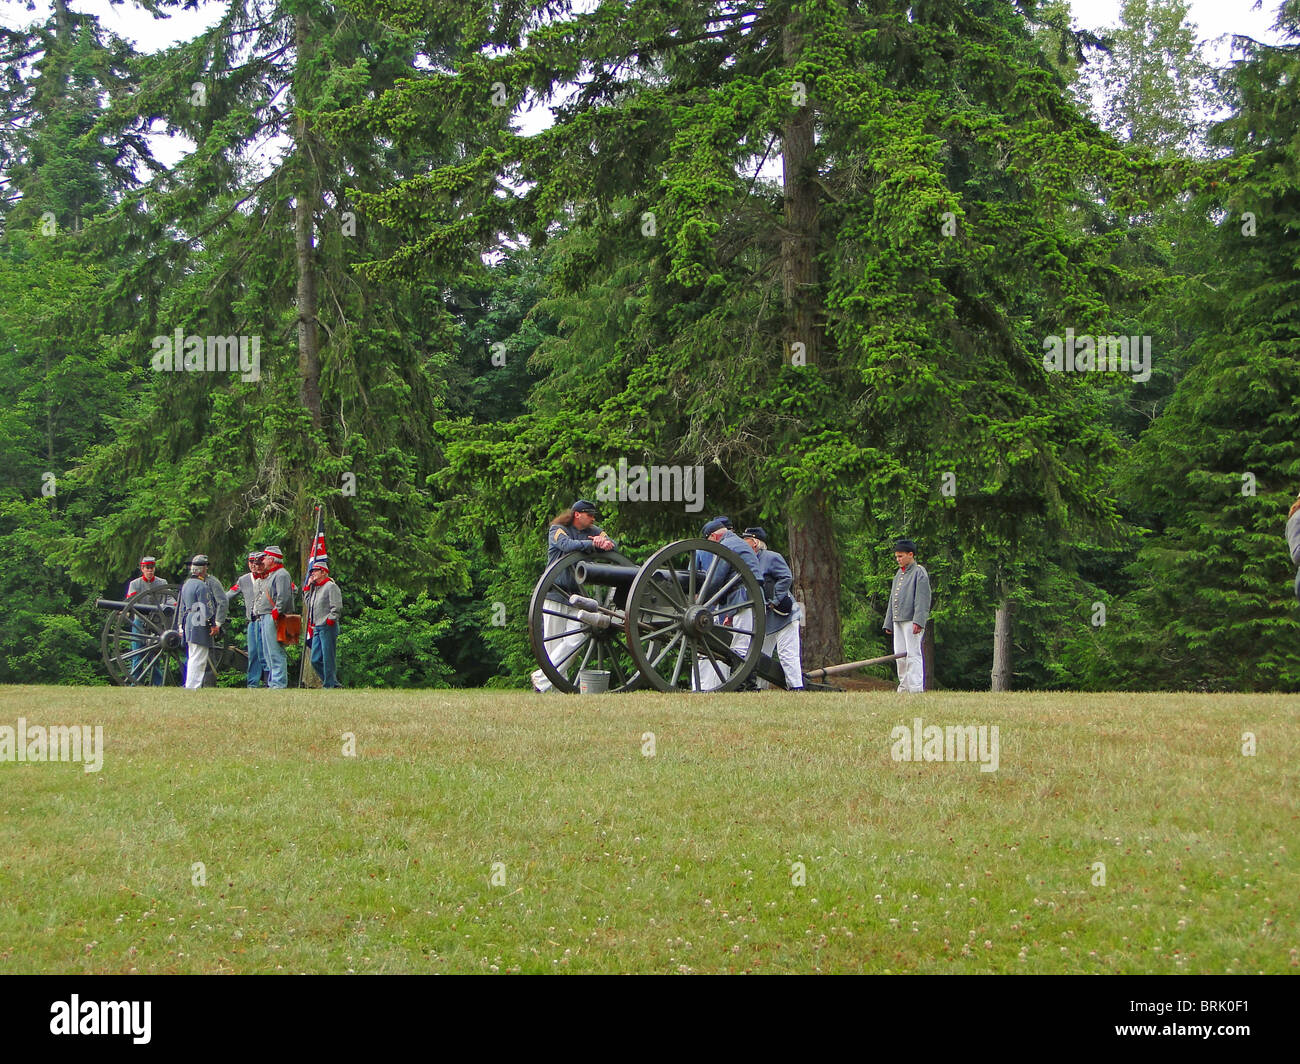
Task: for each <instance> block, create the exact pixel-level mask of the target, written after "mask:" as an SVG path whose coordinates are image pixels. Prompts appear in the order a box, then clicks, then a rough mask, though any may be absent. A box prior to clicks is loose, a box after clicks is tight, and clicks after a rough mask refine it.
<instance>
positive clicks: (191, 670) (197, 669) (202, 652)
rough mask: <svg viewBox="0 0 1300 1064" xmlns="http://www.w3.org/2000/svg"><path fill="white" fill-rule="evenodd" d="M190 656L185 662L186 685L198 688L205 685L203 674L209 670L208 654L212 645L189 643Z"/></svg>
mask: <svg viewBox="0 0 1300 1064" xmlns="http://www.w3.org/2000/svg"><path fill="white" fill-rule="evenodd" d="M189 647H190V656H189V658H188V659H187V660H186V663H185V686H186V687H188V688H190V689H191V690H197V689H198V688H200V687H202V686H203V674H204V673H206V672H207V671H208V655H209V654H210V653H211V652H212V648H211V647H201V646H199V645H198V643H191V644H189Z"/></svg>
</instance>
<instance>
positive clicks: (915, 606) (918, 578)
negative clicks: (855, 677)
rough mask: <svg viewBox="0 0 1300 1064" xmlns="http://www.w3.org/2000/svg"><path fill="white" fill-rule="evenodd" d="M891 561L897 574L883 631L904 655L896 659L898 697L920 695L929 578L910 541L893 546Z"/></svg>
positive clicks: (928, 598)
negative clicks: (894, 562)
mask: <svg viewBox="0 0 1300 1064" xmlns="http://www.w3.org/2000/svg"><path fill="white" fill-rule="evenodd" d="M894 560H895V561H896V562H898V572H896V573H895V574H894V583H893V586H892V587H891V588H890V589H889V605H888V607H886V609H885V631H886V632H888V633H890V634H891V635H892V636H893V637H894V653H895V654H902V653H906V654H907V657H905V658H899V659H898V660H897V661H896V662H894V664H895V665H897V666H898V690H899V693H900V694H902V693H907V694H920V693H921V692H922V691H924V690H925V663H924V662H923V661H922V659H921V640H922V639H924V638H925V626H926V623H927V622H928V621H929V619H930V574H929V573H927V572H926V571H925V567H924V566H922V565H918V564H917V562H916V544H915V543H914V542H912V540H910V539H900V540H898V541H897V542H896V543H895V544H894Z"/></svg>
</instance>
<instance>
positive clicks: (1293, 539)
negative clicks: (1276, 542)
mask: <svg viewBox="0 0 1300 1064" xmlns="http://www.w3.org/2000/svg"><path fill="white" fill-rule="evenodd" d="M1286 545H1287V549H1288V550H1289V551H1290V552H1291V563H1292V564H1293V565H1300V499H1296V501H1295V502H1293V503H1292V504H1291V509H1290V511H1289V512H1288V513H1287V515H1286ZM1295 597H1296V598H1297V599H1300V569H1298V570H1297V571H1296V574H1295Z"/></svg>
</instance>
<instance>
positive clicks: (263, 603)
mask: <svg viewBox="0 0 1300 1064" xmlns="http://www.w3.org/2000/svg"><path fill="white" fill-rule="evenodd" d="M253 586H254V587H255V588H256V589H257V590H256V593H255V595H254V605H253V612H254V613H256V614H257V615H258V616H259V617H260V616H262V615H263V614H267V613H270V612H271V608H272V607H274V608H275V609H277V610H279V611H280V613H281V614H285V613H288V612H289V610H290V609H291V608H292V606H293V581H292V580H290V579H289V570H288V569H286V568H285V567H284V566H283V565H282V566H280V568H278V569H277V570H276V571H275V572H273V573H272V574H271V575H270V576H268V577H266V578H265V579H262V580H259V581H257V582H256V583H255V584H254V585H253Z"/></svg>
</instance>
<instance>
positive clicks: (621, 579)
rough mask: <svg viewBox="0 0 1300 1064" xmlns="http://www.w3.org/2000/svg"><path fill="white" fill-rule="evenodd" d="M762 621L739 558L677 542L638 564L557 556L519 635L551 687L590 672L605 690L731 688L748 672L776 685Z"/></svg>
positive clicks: (776, 667) (566, 687)
mask: <svg viewBox="0 0 1300 1064" xmlns="http://www.w3.org/2000/svg"><path fill="white" fill-rule="evenodd" d="M765 620H766V614H765V609H764V600H763V589H762V587H761V585H760V584H759V582H758V579H757V577H755V576H754V574H753V573H752V572H751V571H750V569H749V567H748V566H747V565H746V564H745V562H744V561H743V560H742V559H741V557H740V556H739V555H738V554H736V553H735V552H734V551H732V550H730V549H729V548H727V547H724V546H722V545H721V544H719V543H715V542H713V541H712V540H708V539H686V540H679V541H677V542H675V543H670V544H668V546H666V547H663V548H662V549H661V550H658V551H656V552H655V553H654V554H653V555H651V556H650V558H649V559H647V560H646V562H645V564H644V565H640V566H638V565H637V564H636V563H635V562H633V561H631V560H629V559H628V558H626V557H624V556H623V555H621V554H618V553H615V552H612V551H611V552H602V553H601V554H599V555H596V556H592V555H586V554H569V555H566V556H564V557H562V558H560V559H558V560H557V561H555V562H554V563H553V564H551V565H550V566H549V567H548V568H547V570H546V571H545V572H544V573H543V574H542V576H541V579H540V580H538V582H537V586H536V588H535V589H534V591H533V597H532V602H531V603H530V605H529V611H528V634H529V641H530V643H531V645H532V649H533V655H534V657H535V658H536V659H537V663H538V666H539V667H540V668H541V670H542V671H543V672H544V673H545V674H546V676H547V678H548V679H549V680H550V681H551V683H552V684H554V685H555V688H556V689H557V690H559V691H565V692H574V691H577V690H578V687H579V679H578V676H579V673H580V672H582V671H584V670H589V669H593V670H599V671H603V672H608V673H609V684H610V689H611V690H614V691H632V690H636V689H638V688H653V689H654V690H657V691H699V690H708V689H712V690H718V691H734V690H737V689H739V688H741V687H743V686H744V685H745V684H746V683H747V682H748V681H750V680H751V679H753V678H759V679H763V680H766V681H768V682H769V683H771V684H772V685H773V686H775V687H780V688H785V687H786V680H785V674H784V672H783V671H782V669H781V666H780V664H779V663H777V662H776V661H774V660H773V659H772V658H771V657H769V656H768V655H765V654H764V653H763V637H764V634H765V633H764V628H765ZM737 636H739V637H741V638H736V637H737ZM745 637H748V642H747V644H746V639H745ZM805 686H806V687H809V688H820V689H823V690H831V689H833V688H831V687H829V686H826V685H822V684H818V683H812V682H810V681H809V680H808V679H805Z"/></svg>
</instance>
